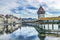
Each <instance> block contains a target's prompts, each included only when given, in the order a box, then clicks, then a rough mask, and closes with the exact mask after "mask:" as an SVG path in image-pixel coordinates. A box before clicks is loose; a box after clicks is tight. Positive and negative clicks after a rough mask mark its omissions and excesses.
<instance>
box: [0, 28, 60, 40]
mask: <svg viewBox="0 0 60 40" xmlns="http://www.w3.org/2000/svg"><path fill="white" fill-rule="evenodd" d="M0 40H41V39H40V38H39V37H38V32H37V31H36V30H35V28H34V27H22V28H21V29H18V30H16V31H14V32H13V33H11V34H6V33H4V34H3V35H0ZM44 40H60V37H53V36H46V37H45V39H44Z"/></svg>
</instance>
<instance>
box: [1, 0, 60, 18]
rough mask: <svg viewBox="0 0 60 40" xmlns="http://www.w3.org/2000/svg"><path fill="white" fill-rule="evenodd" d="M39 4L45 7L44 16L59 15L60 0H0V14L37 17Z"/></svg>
mask: <svg viewBox="0 0 60 40" xmlns="http://www.w3.org/2000/svg"><path fill="white" fill-rule="evenodd" d="M40 5H42V7H43V8H44V9H45V11H46V13H45V16H46V17H52V16H53V17H55V16H60V0H0V14H4V15H6V14H11V15H15V16H17V17H22V18H37V16H38V15H37V11H38V9H39V7H40Z"/></svg>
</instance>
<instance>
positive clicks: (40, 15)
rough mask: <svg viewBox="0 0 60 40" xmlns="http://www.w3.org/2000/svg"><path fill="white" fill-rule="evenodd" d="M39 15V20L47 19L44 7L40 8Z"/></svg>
mask: <svg viewBox="0 0 60 40" xmlns="http://www.w3.org/2000/svg"><path fill="white" fill-rule="evenodd" d="M37 14H38V19H40V18H43V17H45V10H44V9H43V7H42V6H40V8H39V9H38V11H37Z"/></svg>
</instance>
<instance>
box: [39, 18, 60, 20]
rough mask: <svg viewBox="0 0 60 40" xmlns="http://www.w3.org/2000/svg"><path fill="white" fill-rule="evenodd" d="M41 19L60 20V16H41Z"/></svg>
mask: <svg viewBox="0 0 60 40" xmlns="http://www.w3.org/2000/svg"><path fill="white" fill-rule="evenodd" d="M39 20H60V17H47V18H40V19H39Z"/></svg>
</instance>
